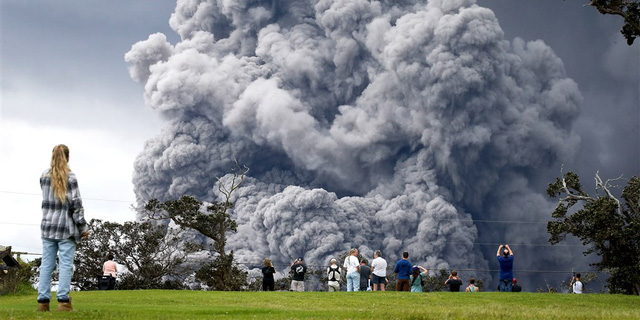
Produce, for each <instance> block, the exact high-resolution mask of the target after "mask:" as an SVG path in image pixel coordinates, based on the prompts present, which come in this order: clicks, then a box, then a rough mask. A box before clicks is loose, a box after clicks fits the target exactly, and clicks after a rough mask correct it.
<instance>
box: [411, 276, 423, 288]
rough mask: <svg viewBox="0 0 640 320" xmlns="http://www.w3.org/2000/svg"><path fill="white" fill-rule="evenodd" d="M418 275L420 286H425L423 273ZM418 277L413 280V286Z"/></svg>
mask: <svg viewBox="0 0 640 320" xmlns="http://www.w3.org/2000/svg"><path fill="white" fill-rule="evenodd" d="M418 277H420V286H424V283H423V282H422V274H418ZM418 277H415V278H413V281H411V286H412V287H413V284H414V283H415V282H416V279H418Z"/></svg>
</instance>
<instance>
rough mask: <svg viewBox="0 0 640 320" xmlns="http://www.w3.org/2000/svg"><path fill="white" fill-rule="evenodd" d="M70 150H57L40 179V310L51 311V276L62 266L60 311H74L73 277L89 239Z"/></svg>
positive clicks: (65, 148)
mask: <svg viewBox="0 0 640 320" xmlns="http://www.w3.org/2000/svg"><path fill="white" fill-rule="evenodd" d="M67 162H69V148H68V147H67V146H65V145H63V144H60V145H57V146H55V147H54V148H53V155H52V156H51V168H49V169H47V170H46V171H45V172H44V173H42V176H41V177H40V188H41V189H42V223H41V225H40V228H41V231H42V264H41V265H40V281H39V284H38V311H49V301H50V300H51V274H52V273H53V270H54V269H55V268H56V255H59V266H58V277H59V282H58V292H57V294H56V298H57V299H58V311H71V310H73V308H72V307H71V298H70V297H69V290H70V287H71V274H72V272H73V258H74V256H75V251H76V243H77V242H79V241H80V239H81V238H82V237H87V236H89V231H88V230H87V229H88V226H87V222H86V221H85V220H84V208H83V207H82V199H81V198H80V191H79V190H78V180H76V176H75V174H73V172H71V170H70V169H69V166H68V165H67Z"/></svg>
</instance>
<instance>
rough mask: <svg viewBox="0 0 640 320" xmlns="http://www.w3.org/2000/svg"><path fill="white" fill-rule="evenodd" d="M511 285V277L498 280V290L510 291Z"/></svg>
mask: <svg viewBox="0 0 640 320" xmlns="http://www.w3.org/2000/svg"><path fill="white" fill-rule="evenodd" d="M512 287H513V279H502V280H500V292H511V289H512Z"/></svg>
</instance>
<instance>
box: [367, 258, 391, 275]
mask: <svg viewBox="0 0 640 320" xmlns="http://www.w3.org/2000/svg"><path fill="white" fill-rule="evenodd" d="M371 268H372V269H373V274H375V275H376V276H378V277H386V276H387V260H385V259H382V257H377V258H375V259H373V261H371Z"/></svg>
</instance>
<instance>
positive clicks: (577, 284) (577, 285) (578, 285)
mask: <svg viewBox="0 0 640 320" xmlns="http://www.w3.org/2000/svg"><path fill="white" fill-rule="evenodd" d="M571 288H572V289H573V293H575V294H582V290H583V289H584V285H583V284H582V281H580V274H579V273H576V275H575V276H573V277H572V278H571Z"/></svg>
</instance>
